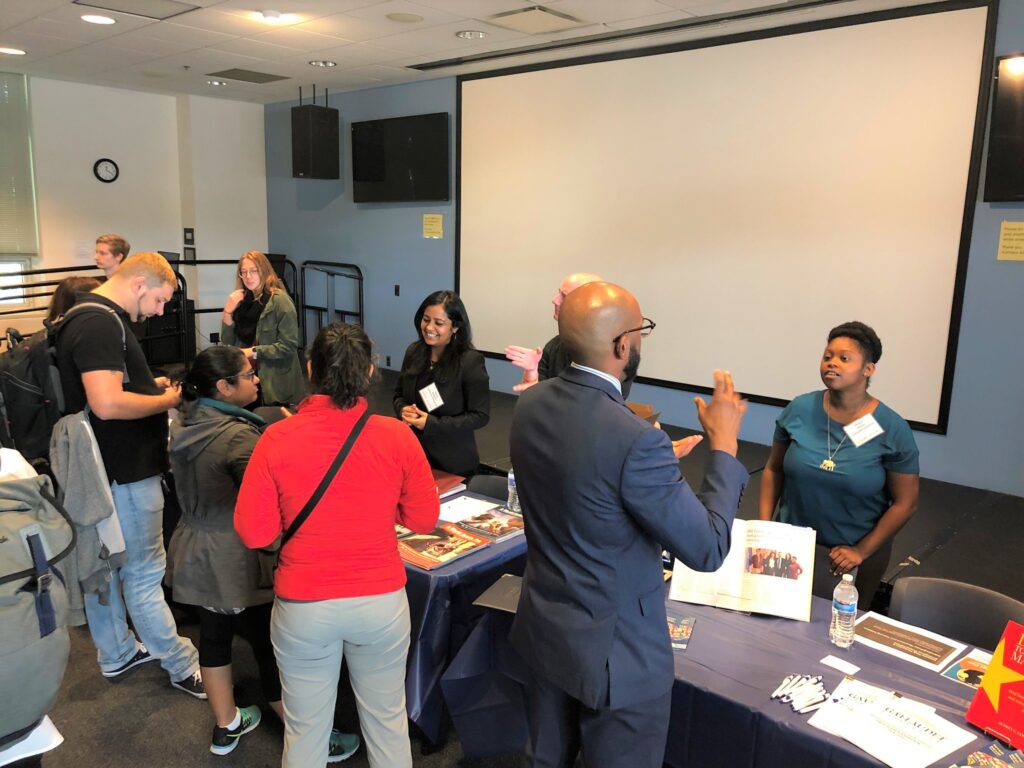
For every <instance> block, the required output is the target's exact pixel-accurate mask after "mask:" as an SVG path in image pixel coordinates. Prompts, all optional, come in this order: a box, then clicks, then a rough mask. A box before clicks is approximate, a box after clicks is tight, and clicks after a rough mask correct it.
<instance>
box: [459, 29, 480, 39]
mask: <svg viewBox="0 0 1024 768" xmlns="http://www.w3.org/2000/svg"><path fill="white" fill-rule="evenodd" d="M455 36H456V37H457V38H459V39H461V40H483V39H484V38H485V37H487V33H486V32H481V31H480V30H479V29H460V30H459V31H458V32H456V33H455Z"/></svg>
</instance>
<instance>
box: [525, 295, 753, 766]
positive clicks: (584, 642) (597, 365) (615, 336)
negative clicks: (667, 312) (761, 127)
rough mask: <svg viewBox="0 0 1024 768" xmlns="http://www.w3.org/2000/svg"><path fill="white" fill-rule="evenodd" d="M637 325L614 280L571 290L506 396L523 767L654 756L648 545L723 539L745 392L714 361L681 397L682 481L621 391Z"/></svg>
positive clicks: (660, 596)
mask: <svg viewBox="0 0 1024 768" xmlns="http://www.w3.org/2000/svg"><path fill="white" fill-rule="evenodd" d="M653 328H654V323H652V322H650V321H649V320H646V319H645V318H644V317H643V316H642V314H641V312H640V305H639V304H638V303H637V301H636V299H635V298H634V297H633V296H632V295H631V294H630V293H629V292H628V291H626V290H625V289H623V288H621V287H619V286H616V285H612V284H610V283H590V284H588V285H584V286H582V287H581V288H578V289H577V290H575V291H573V292H572V293H571V294H569V296H568V297H566V299H565V302H564V303H563V304H562V308H561V312H560V313H559V320H558V332H559V336H560V337H561V338H562V340H563V342H564V343H565V344H566V346H567V347H568V348H569V352H570V357H571V359H572V360H573V363H572V366H571V367H570V368H568V369H566V370H565V371H563V372H562V373H561V374H560V375H559V376H558V377H557V378H553V379H549V380H547V381H543V382H541V383H539V384H537V385H536V386H534V387H531V388H530V389H529V390H528V391H527V392H525V393H524V394H523V396H522V398H521V399H520V401H519V403H518V405H517V406H516V411H515V416H514V419H513V422H512V435H511V449H512V464H513V466H514V467H515V471H516V484H517V486H518V489H519V498H520V500H521V502H522V506H523V513H524V515H525V518H526V536H527V540H528V543H529V548H528V553H527V565H526V575H525V579H524V583H523V592H522V598H521V600H520V603H519V610H518V613H517V615H516V619H515V623H514V624H513V627H512V634H511V640H512V644H513V646H514V647H515V648H516V650H517V651H518V652H519V653H520V654H521V655H522V656H523V658H524V659H525V661H526V662H527V664H528V666H529V667H530V669H531V671H532V673H533V674H532V676H533V680H532V681H531V683H530V684H529V685H528V687H527V709H528V715H529V728H530V743H529V748H528V755H527V762H528V764H529V765H531V766H533V767H534V768H548V767H552V768H553V767H556V766H557V767H559V768H562V767H564V768H569V766H572V765H573V762H574V760H575V758H576V755H577V753H578V752H579V751H580V750H582V752H583V756H584V760H585V762H586V764H587V765H588V766H601V768H618V766H623V768H625V767H626V766H628V768H661V765H662V760H663V757H664V752H665V740H666V737H667V733H668V722H669V713H670V708H671V689H672V683H673V680H674V664H673V659H672V648H671V643H670V640H669V636H668V629H667V622H666V616H665V589H664V580H663V578H662V565H661V551H662V549H663V548H664V549H668V550H669V551H670V552H672V554H674V555H675V556H676V557H678V558H680V559H681V560H682V561H683V562H684V563H686V564H687V565H688V566H690V567H691V568H695V569H697V570H701V571H713V570H715V569H717V568H718V567H719V565H721V563H722V561H723V560H724V559H725V556H726V554H728V552H729V545H730V541H729V539H730V529H731V526H732V520H733V517H734V516H735V513H736V509H737V507H738V505H739V499H740V495H741V493H742V491H743V487H744V485H745V483H746V481H747V477H748V476H747V472H746V470H744V468H743V466H742V465H741V464H740V463H739V462H738V461H737V460H736V449H737V436H738V434H739V428H740V423H741V421H742V419H743V414H744V412H745V410H746V402H745V401H744V400H742V399H741V398H740V397H739V396H738V395H737V394H736V392H735V390H734V388H733V383H732V377H731V376H730V375H729V374H728V373H723V372H721V371H716V372H715V389H714V394H713V396H712V398H711V402H710V404H708V403H705V402H704V400H703V399H701V398H697V400H696V402H697V414H698V417H699V418H700V421H701V424H702V426H703V427H704V431H705V433H706V435H707V437H708V440H709V442H710V446H711V456H710V459H709V461H708V467H707V471H706V474H705V478H704V483H703V486H702V488H701V491H700V494H698V495H695V494H694V493H693V491H692V490H691V489H690V487H689V486H688V485H687V484H686V481H684V480H683V479H682V477H681V476H680V474H679V465H678V461H677V458H676V455H675V454H674V453H673V448H672V443H671V441H670V440H669V438H668V436H667V435H666V434H665V433H664V432H662V431H661V430H660V429H655V428H654V427H653V426H651V425H650V424H648V423H647V422H646V421H644V420H643V419H640V418H638V417H637V416H635V415H634V414H633V413H632V412H631V411H630V410H629V409H628V408H627V407H626V406H625V404H624V402H623V399H622V393H621V383H622V382H623V381H625V380H626V379H627V378H629V379H631V378H632V377H633V376H635V374H636V371H637V368H638V367H639V364H640V348H641V343H642V339H643V337H644V336H646V335H647V334H649V333H650V331H651V330H653ZM691 447H692V446H691Z"/></svg>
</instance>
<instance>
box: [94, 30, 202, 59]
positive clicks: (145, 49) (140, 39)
mask: <svg viewBox="0 0 1024 768" xmlns="http://www.w3.org/2000/svg"><path fill="white" fill-rule="evenodd" d="M109 44H110V45H114V46H117V47H119V48H124V49H125V50H129V51H137V52H139V53H148V54H150V55H151V56H152V57H154V58H156V57H160V56H173V55H174V54H176V53H185V52H186V51H191V50H192V49H193V48H197V47H199V46H197V45H195V44H194V43H191V44H181V43H172V42H170V41H168V40H159V39H157V38H155V37H148V36H147V35H146V34H145V29H142V30H139V31H138V32H128V33H126V34H124V35H118V36H117V37H115V38H113V39H112V40H110V41H109Z"/></svg>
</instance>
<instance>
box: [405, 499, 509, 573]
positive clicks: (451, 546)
mask: <svg viewBox="0 0 1024 768" xmlns="http://www.w3.org/2000/svg"><path fill="white" fill-rule="evenodd" d="M440 520H441V522H440V524H439V525H438V526H437V527H436V528H435V529H434V530H432V531H431V532H430V533H414V532H413V531H410V530H409V529H408V528H403V527H402V526H396V530H397V532H398V554H399V555H401V556H402V559H403V560H405V562H407V563H411V564H412V565H415V566H417V567H419V568H423V569H425V570H428V571H429V570H433V569H434V568H437V567H438V566H441V565H444V564H445V563H450V562H452V561H453V560H457V559H458V558H460V557H464V556H465V555H468V554H469V553H470V552H475V551H476V550H478V549H481V548H482V547H486V546H487V545H488V544H491V543H493V542H496V541H504V540H505V539H509V538H512V537H513V536H520V535H522V533H523V531H524V525H523V516H522V515H520V514H517V513H515V512H512V511H510V510H508V509H506V508H505V507H503V506H499V505H496V504H495V503H494V502H493V501H485V500H483V499H477V498H474V497H472V496H459V497H458V498H455V499H452V500H451V501H446V502H445V503H443V504H442V505H441V518H440Z"/></svg>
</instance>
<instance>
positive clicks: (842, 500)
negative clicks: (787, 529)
mask: <svg viewBox="0 0 1024 768" xmlns="http://www.w3.org/2000/svg"><path fill="white" fill-rule="evenodd" d="M881 356H882V342H881V341H880V340H879V338H878V336H877V335H876V334H875V332H874V331H873V330H872V329H871V328H870V327H868V326H867V325H864V323H858V322H852V323H844V324H843V325H840V326H837V327H835V328H833V329H832V330H831V331H830V332H829V335H828V346H827V347H826V348H825V352H824V354H823V355H822V358H821V380H822V382H823V383H824V384H825V391H824V392H822V391H815V392H809V393H807V394H805V395H801V396H799V397H797V398H795V399H794V400H793V401H792V402H790V404H789V405H788V406H786V408H785V409H784V410H783V411H782V413H781V414H780V415H779V418H778V420H777V421H776V428H775V437H774V441H773V443H772V452H771V456H769V458H768V463H767V465H766V466H765V468H764V477H763V479H762V481H761V497H760V506H759V517H760V518H761V519H762V520H770V519H772V517H773V515H774V516H775V518H776V519H778V520H780V521H781V522H784V523H790V524H792V525H801V526H807V527H809V528H814V529H815V530H816V531H817V532H818V548H817V551H816V552H815V562H814V587H813V591H814V594H816V595H819V596H821V597H829V596H831V594H832V590H833V588H834V587H835V584H836V577H838V576H839V575H841V574H843V573H846V572H848V571H854V570H856V573H857V577H856V584H857V590H858V592H859V603H860V607H861V608H862V609H863V608H867V607H869V606H870V605H871V600H872V598H873V597H874V594H875V590H876V589H877V588H878V584H879V582H880V581H881V580H882V575H883V573H884V572H885V568H886V566H887V565H888V563H889V555H890V554H891V552H892V538H893V536H894V535H895V534H896V532H897V531H899V530H900V528H902V527H903V525H904V524H905V523H906V522H907V520H909V519H910V516H911V515H913V514H914V511H915V510H916V509H917V495H918V480H919V478H918V450H917V444H916V443H915V442H914V435H913V433H912V432H911V430H910V426H909V425H908V424H907V422H906V421H904V420H903V418H901V417H900V416H899V414H897V413H896V412H895V411H893V410H892V409H891V408H889V407H888V406H886V405H885V403H883V402H881V401H880V400H878V399H877V398H875V397H873V396H872V395H871V394H870V393H869V392H868V384H869V383H870V381H871V376H872V374H874V372H875V364H876V363H877V362H878V359H879V358H880V357H881ZM848 425H852V427H863V428H864V430H865V431H864V432H863V433H862V434H861V435H859V436H858V439H857V440H854V439H853V437H851V435H850V434H849V433H848V432H847V430H846V429H844V427H847V426H848ZM879 430H881V431H879ZM863 438H868V439H866V440H863ZM857 442H860V443H861V444H860V445H857ZM776 506H777V507H778V513H777V515H776V514H775V513H776Z"/></svg>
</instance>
